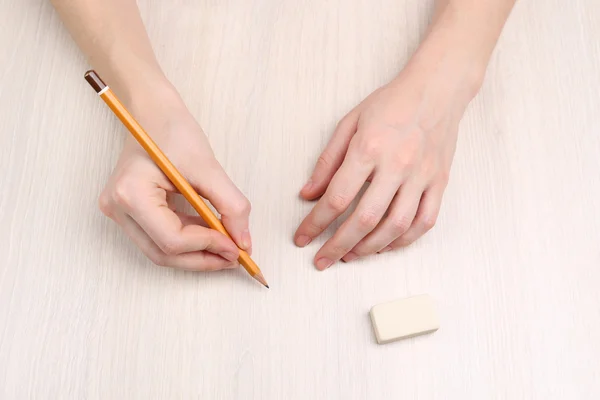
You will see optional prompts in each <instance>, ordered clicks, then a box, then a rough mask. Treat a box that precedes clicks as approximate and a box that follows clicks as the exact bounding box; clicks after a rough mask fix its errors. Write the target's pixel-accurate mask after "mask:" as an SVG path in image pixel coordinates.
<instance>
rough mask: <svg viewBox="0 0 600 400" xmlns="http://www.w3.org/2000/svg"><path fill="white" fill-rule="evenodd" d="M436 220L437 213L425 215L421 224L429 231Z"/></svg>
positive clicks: (424, 229)
mask: <svg viewBox="0 0 600 400" xmlns="http://www.w3.org/2000/svg"><path fill="white" fill-rule="evenodd" d="M436 221H437V215H425V216H423V217H422V218H421V219H420V221H419V224H420V225H421V227H422V228H423V231H425V232H427V231H428V230H430V229H432V228H433V227H434V226H435V223H436Z"/></svg>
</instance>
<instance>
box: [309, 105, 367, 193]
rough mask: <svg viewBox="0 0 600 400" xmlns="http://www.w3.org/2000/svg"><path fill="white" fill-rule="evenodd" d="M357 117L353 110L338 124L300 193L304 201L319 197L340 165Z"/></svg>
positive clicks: (354, 129) (354, 128) (353, 131)
mask: <svg viewBox="0 0 600 400" xmlns="http://www.w3.org/2000/svg"><path fill="white" fill-rule="evenodd" d="M358 115H359V114H358V112H356V111H354V110H353V111H351V112H350V113H349V114H348V115H347V116H346V117H344V118H343V119H342V120H341V121H340V122H339V123H338V126H337V127H336V129H335V131H334V133H333V136H332V138H331V140H330V141H329V143H328V144H327V146H326V147H325V150H323V152H322V153H321V155H320V156H319V159H318V160H317V165H316V166H315V169H314V171H313V173H312V175H311V177H310V178H309V180H308V182H306V184H305V185H304V187H303V188H302V190H301V191H300V195H301V196H302V197H303V198H305V199H306V200H312V199H315V198H317V197H319V196H321V195H322V194H323V193H324V192H325V189H326V188H327V185H329V182H330V181H331V179H332V178H333V176H334V174H335V172H336V171H337V170H338V168H339V167H340V165H342V162H343V161H344V156H345V155H346V150H347V149H348V145H349V144H350V140H351V139H352V136H353V135H354V133H355V132H356V125H357V123H358Z"/></svg>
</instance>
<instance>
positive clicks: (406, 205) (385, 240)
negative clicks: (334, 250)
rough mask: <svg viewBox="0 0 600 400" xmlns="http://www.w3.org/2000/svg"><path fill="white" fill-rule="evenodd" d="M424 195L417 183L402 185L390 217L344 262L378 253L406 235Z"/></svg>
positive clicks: (392, 206) (361, 242)
mask: <svg viewBox="0 0 600 400" xmlns="http://www.w3.org/2000/svg"><path fill="white" fill-rule="evenodd" d="M422 194H423V189H422V187H421V186H420V185H418V184H417V183H416V182H407V183H405V184H404V185H402V186H401V187H400V189H399V190H398V193H397V194H396V196H395V197H394V199H393V201H392V203H391V205H390V208H389V211H388V215H387V216H386V217H385V218H384V219H383V220H382V221H381V222H380V223H379V225H378V226H377V227H376V228H375V229H374V230H373V231H372V232H371V233H370V234H369V235H367V236H366V237H365V238H364V239H363V240H361V241H360V242H359V243H358V244H357V245H356V246H355V247H354V248H353V249H352V251H350V252H349V253H348V254H346V255H345V256H344V257H343V260H344V261H346V262H349V261H352V260H354V259H356V258H359V257H364V256H367V255H369V254H374V253H377V252H379V251H380V250H382V249H384V248H385V247H387V246H388V245H389V244H390V243H391V242H393V241H394V240H396V239H397V238H399V237H400V236H402V235H404V234H405V233H406V232H407V231H408V230H409V229H410V227H411V225H412V222H413V220H414V218H415V215H416V213H417V209H418V207H419V201H420V199H421V195H422Z"/></svg>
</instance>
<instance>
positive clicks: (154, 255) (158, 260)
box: [148, 251, 169, 267]
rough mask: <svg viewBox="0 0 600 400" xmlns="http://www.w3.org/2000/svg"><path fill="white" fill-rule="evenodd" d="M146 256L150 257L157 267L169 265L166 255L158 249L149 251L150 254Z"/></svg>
mask: <svg viewBox="0 0 600 400" xmlns="http://www.w3.org/2000/svg"><path fill="white" fill-rule="evenodd" d="M148 258H149V259H150V261H152V262H153V263H154V264H155V265H158V266H159V267H168V266H169V262H168V259H169V258H168V257H167V255H166V254H163V253H161V252H159V251H152V252H150V254H148Z"/></svg>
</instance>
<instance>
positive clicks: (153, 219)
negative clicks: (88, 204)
mask: <svg viewBox="0 0 600 400" xmlns="http://www.w3.org/2000/svg"><path fill="white" fill-rule="evenodd" d="M111 193H112V194H103V195H102V196H101V201H100V202H101V208H102V209H103V211H104V212H105V213H106V214H107V215H108V214H114V215H120V214H128V215H130V216H131V217H132V218H133V219H134V220H135V222H136V223H137V224H138V225H139V226H140V227H141V228H142V229H143V230H144V232H145V233H146V234H147V235H148V236H149V238H150V239H151V240H152V241H153V242H154V243H155V244H156V245H157V246H158V248H159V249H160V250H161V251H162V252H163V253H165V254H166V255H169V256H175V255H179V254H183V253H190V252H196V251H208V252H211V253H214V254H218V255H221V256H222V257H223V258H225V259H227V260H231V261H234V260H236V259H237V257H238V256H239V250H238V248H237V246H236V245H235V243H233V241H231V240H230V239H229V238H228V237H227V236H225V235H223V234H221V233H219V232H217V231H215V230H212V229H207V228H204V227H202V226H199V225H194V224H187V225H185V224H184V223H182V221H181V220H180V219H179V217H178V216H177V215H176V214H175V212H174V211H173V210H171V209H170V208H169V207H168V204H167V199H166V192H165V190H164V189H162V188H160V187H157V186H155V185H154V184H152V183H145V182H140V181H137V180H134V179H131V180H130V181H129V182H128V180H127V179H124V180H123V181H119V182H117V183H116V184H115V189H114V191H112V192H111ZM111 216H113V215H111ZM113 219H114V216H113ZM187 222H190V221H189V219H188V221H187Z"/></svg>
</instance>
